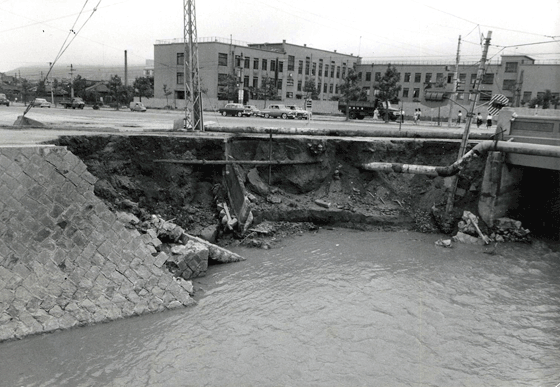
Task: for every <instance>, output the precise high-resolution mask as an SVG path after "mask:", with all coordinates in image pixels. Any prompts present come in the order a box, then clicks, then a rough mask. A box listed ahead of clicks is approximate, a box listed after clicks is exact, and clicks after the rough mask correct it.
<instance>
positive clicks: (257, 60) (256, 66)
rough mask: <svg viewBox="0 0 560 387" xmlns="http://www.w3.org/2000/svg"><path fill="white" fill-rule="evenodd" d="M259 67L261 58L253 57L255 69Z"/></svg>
mask: <svg viewBox="0 0 560 387" xmlns="http://www.w3.org/2000/svg"><path fill="white" fill-rule="evenodd" d="M258 69H259V58H255V59H253V70H258Z"/></svg>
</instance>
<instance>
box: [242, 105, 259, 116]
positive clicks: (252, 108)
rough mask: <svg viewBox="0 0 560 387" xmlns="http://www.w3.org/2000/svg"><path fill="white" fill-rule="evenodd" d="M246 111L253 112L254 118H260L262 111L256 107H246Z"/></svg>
mask: <svg viewBox="0 0 560 387" xmlns="http://www.w3.org/2000/svg"><path fill="white" fill-rule="evenodd" d="M245 109H249V110H250V111H251V115H253V116H260V115H261V111H260V110H259V109H257V107H256V106H255V105H245Z"/></svg>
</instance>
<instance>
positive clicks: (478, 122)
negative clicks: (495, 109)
mask: <svg viewBox="0 0 560 387" xmlns="http://www.w3.org/2000/svg"><path fill="white" fill-rule="evenodd" d="M461 122H463V112H462V111H461V110H459V113H457V126H459V125H460V124H461ZM482 123H483V121H482V115H481V114H480V112H478V113H477V114H476V127H477V128H480V126H481V125H482ZM491 127H492V114H490V113H488V114H487V115H486V129H490V128H491Z"/></svg>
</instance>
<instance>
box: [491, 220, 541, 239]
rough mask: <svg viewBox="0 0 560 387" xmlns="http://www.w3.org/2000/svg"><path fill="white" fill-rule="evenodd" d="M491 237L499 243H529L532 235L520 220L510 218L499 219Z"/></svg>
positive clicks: (495, 223)
mask: <svg viewBox="0 0 560 387" xmlns="http://www.w3.org/2000/svg"><path fill="white" fill-rule="evenodd" d="M492 231H493V232H492V234H490V237H491V238H492V239H494V240H496V241H497V242H529V241H530V235H529V234H530V233H531V231H529V230H528V229H526V228H523V227H522V225H521V222H520V221H519V220H514V219H510V218H498V219H496V221H495V222H494V226H493V227H492Z"/></svg>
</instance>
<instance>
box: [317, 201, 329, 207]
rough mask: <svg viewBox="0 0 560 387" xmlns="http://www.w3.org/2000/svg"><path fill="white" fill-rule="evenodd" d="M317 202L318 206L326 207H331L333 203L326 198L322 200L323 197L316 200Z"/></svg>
mask: <svg viewBox="0 0 560 387" xmlns="http://www.w3.org/2000/svg"><path fill="white" fill-rule="evenodd" d="M315 204H317V205H318V206H321V207H325V208H329V207H330V206H331V203H328V202H326V201H324V200H321V199H317V200H315Z"/></svg>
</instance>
